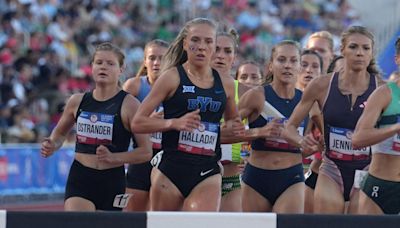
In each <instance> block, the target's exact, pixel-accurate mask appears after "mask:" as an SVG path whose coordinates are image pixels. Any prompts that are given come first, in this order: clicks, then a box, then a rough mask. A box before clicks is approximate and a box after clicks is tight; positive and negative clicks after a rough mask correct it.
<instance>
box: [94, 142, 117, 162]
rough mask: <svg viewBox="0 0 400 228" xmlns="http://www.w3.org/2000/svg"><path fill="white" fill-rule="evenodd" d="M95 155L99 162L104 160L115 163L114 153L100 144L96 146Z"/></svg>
mask: <svg viewBox="0 0 400 228" xmlns="http://www.w3.org/2000/svg"><path fill="white" fill-rule="evenodd" d="M96 155H97V159H98V160H99V161H100V162H106V163H111V164H113V163H115V162H116V160H115V158H114V154H113V153H111V152H110V150H109V149H108V148H107V147H106V146H103V145H100V146H98V147H97V149H96Z"/></svg>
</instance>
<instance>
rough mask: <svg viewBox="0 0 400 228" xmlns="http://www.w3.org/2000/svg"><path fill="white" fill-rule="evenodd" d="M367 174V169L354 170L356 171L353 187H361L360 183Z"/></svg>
mask: <svg viewBox="0 0 400 228" xmlns="http://www.w3.org/2000/svg"><path fill="white" fill-rule="evenodd" d="M367 174H368V171H365V170H358V169H357V170H356V173H355V175H354V188H361V187H362V183H363V182H364V180H365V178H366V176H367Z"/></svg>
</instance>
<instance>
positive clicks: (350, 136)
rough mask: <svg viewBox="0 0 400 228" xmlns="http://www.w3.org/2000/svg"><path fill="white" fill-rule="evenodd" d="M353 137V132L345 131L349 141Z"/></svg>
mask: <svg viewBox="0 0 400 228" xmlns="http://www.w3.org/2000/svg"><path fill="white" fill-rule="evenodd" d="M352 137H353V132H352V131H347V132H346V138H347V139H351V138H352Z"/></svg>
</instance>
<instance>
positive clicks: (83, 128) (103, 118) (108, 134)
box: [76, 112, 114, 145]
mask: <svg viewBox="0 0 400 228" xmlns="http://www.w3.org/2000/svg"><path fill="white" fill-rule="evenodd" d="M113 124H114V115H109V114H102V113H93V112H81V113H80V115H79V116H78V119H77V122H76V139H77V141H78V143H82V144H90V145H109V144H111V143H112V135H113Z"/></svg>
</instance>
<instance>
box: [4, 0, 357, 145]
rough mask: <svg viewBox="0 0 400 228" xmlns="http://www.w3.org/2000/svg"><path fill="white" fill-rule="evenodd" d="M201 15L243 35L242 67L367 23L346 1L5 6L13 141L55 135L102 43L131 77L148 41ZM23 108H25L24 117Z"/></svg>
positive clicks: (31, 0) (152, 0)
mask: <svg viewBox="0 0 400 228" xmlns="http://www.w3.org/2000/svg"><path fill="white" fill-rule="evenodd" d="M194 17H210V18H213V19H215V20H217V21H223V22H226V23H227V24H229V25H231V26H233V27H235V28H236V29H237V30H238V32H239V34H240V40H241V44H240V47H239V50H238V51H239V52H238V56H237V60H238V61H237V62H241V61H242V60H243V59H254V60H256V61H258V62H265V60H266V59H268V57H269V56H267V55H268V54H267V53H270V48H271V47H272V46H273V45H274V44H276V43H277V42H279V41H281V40H283V39H288V38H290V39H296V40H303V41H304V40H306V39H307V37H308V36H309V34H311V33H313V32H315V31H317V30H328V31H330V32H331V33H333V34H334V35H338V34H340V33H341V32H342V30H343V28H345V27H347V26H349V25H350V24H354V23H360V22H359V16H358V14H357V12H356V11H354V9H352V8H351V7H350V5H349V4H348V2H347V1H346V0H302V1H297V0H285V1H279V0H257V1H256V0H205V1H201V0H175V1H173V0H149V1H126V0H115V1H111V0H68V1H55V0H7V1H5V0H0V66H1V69H0V88H1V93H0V95H1V96H0V107H1V109H0V110H1V112H2V116H1V119H0V123H1V126H2V128H3V127H4V126H5V125H6V124H8V123H7V121H8V120H6V119H8V118H9V117H5V116H7V115H8V114H7V113H10V109H12V110H14V111H13V112H12V113H13V115H14V114H15V115H16V117H14V116H13V117H14V118H13V120H12V121H11V122H13V121H14V119H15V122H17V124H16V125H15V124H13V127H12V128H9V130H10V131H11V130H12V132H11V133H12V135H13V136H12V137H11V138H10V140H12V141H24V142H27V141H35V140H39V139H40V135H42V134H43V133H44V132H47V131H49V130H50V129H51V121H50V119H51V118H52V117H54V115H58V113H59V107H58V106H59V104H62V103H63V102H64V101H65V99H66V98H67V97H68V96H69V95H70V94H71V93H74V92H83V91H86V90H89V89H91V88H92V84H91V80H89V79H90V77H91V76H90V59H89V56H90V54H91V53H92V51H93V47H94V45H95V44H97V43H98V42H101V41H112V42H114V43H115V44H116V45H118V46H120V47H122V48H123V49H124V51H125V53H126V64H127V71H126V75H125V77H126V78H129V77H132V76H133V72H136V71H137V68H138V67H139V65H140V62H141V61H142V59H143V45H144V44H145V43H146V42H147V41H148V40H151V39H155V38H159V39H164V40H167V41H171V40H172V39H173V38H174V37H175V36H176V34H177V33H178V31H179V29H180V28H181V26H182V24H183V23H185V22H186V21H187V20H189V19H192V18H194ZM335 37H337V36H335ZM20 106H23V107H26V109H25V110H23V111H22V110H20V111H17V110H16V109H15V108H16V107H18V109H19V107H20ZM21 112H22V113H24V114H21ZM21 115H22V116H21ZM28 120H29V121H31V122H32V123H34V125H35V127H31V128H30V127H29V124H27V123H29V121H28ZM22 122H24V123H23V124H22ZM6 129H7V128H6ZM18 132H19V135H20V136H18V134H17V133H18ZM21 132H24V133H26V132H30V133H32V132H33V133H34V134H35V136H34V138H33V139H32V138H31V137H30V136H31V134H30V133H26V134H22V133H21ZM21 134H22V135H24V137H22V136H21ZM2 140H3V141H5V138H3V139H2Z"/></svg>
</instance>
